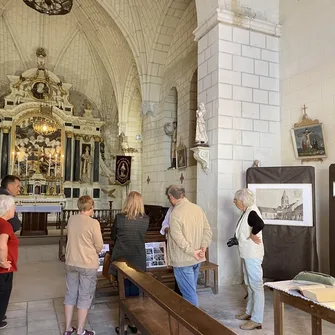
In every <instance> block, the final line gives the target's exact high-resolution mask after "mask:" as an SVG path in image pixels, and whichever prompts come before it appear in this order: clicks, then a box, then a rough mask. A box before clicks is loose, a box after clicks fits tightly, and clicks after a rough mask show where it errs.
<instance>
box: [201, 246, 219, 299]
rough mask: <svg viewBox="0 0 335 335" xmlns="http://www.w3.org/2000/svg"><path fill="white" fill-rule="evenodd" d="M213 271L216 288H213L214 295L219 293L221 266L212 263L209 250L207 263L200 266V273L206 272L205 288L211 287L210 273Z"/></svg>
mask: <svg viewBox="0 0 335 335" xmlns="http://www.w3.org/2000/svg"><path fill="white" fill-rule="evenodd" d="M211 270H213V274H214V286H212V290H213V293H214V294H218V293H219V282H218V280H219V278H218V277H219V265H217V264H215V263H211V262H210V261H209V253H208V249H207V250H206V262H203V263H201V266H200V272H202V271H204V272H205V287H211V285H210V282H209V275H210V271H211Z"/></svg>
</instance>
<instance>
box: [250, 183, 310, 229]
mask: <svg viewBox="0 0 335 335" xmlns="http://www.w3.org/2000/svg"><path fill="white" fill-rule="evenodd" d="M248 188H249V189H250V190H251V191H253V192H254V194H255V197H256V206H257V207H258V209H259V210H260V212H261V214H262V217H263V220H264V222H265V223H266V224H272V225H287V226H313V200H312V199H313V196H312V184H249V185H248Z"/></svg>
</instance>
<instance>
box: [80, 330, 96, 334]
mask: <svg viewBox="0 0 335 335" xmlns="http://www.w3.org/2000/svg"><path fill="white" fill-rule="evenodd" d="M81 335H95V331H94V330H87V329H85V330H84V331H83V332H82V333H81Z"/></svg>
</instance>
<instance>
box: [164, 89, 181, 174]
mask: <svg viewBox="0 0 335 335" xmlns="http://www.w3.org/2000/svg"><path fill="white" fill-rule="evenodd" d="M175 121H176V122H177V134H178V91H177V88H176V87H175V86H173V87H171V89H170V91H169V94H168V95H167V97H166V98H165V100H164V128H166V129H167V130H168V131H169V132H173V129H174V128H173V122H175ZM168 124H169V125H168ZM172 136H173V135H172ZM176 141H177V139H176ZM176 145H177V142H175V146H176ZM163 148H164V166H166V167H167V168H169V167H173V162H172V159H171V151H172V149H171V148H172V137H171V136H164V140H163Z"/></svg>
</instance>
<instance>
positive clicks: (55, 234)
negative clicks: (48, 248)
mask: <svg viewBox="0 0 335 335" xmlns="http://www.w3.org/2000/svg"><path fill="white" fill-rule="evenodd" d="M60 233H61V231H60V229H56V227H55V226H54V225H53V226H50V225H48V235H35V236H20V232H17V233H16V235H17V237H18V238H19V240H20V245H51V244H58V243H59V239H60Z"/></svg>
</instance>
